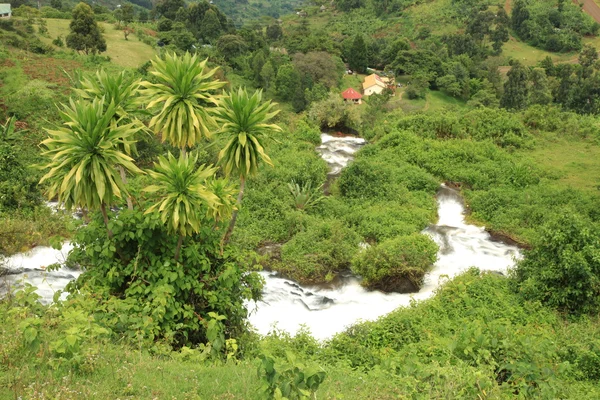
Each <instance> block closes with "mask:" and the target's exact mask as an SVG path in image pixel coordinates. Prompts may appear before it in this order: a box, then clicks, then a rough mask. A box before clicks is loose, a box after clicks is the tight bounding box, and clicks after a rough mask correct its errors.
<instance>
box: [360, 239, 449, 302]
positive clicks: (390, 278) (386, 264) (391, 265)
mask: <svg viewBox="0 0 600 400" xmlns="http://www.w3.org/2000/svg"><path fill="white" fill-rule="evenodd" d="M437 251H438V247H437V245H436V244H435V243H434V242H433V240H431V238H430V237H429V236H425V235H421V234H418V233H415V234H412V235H410V236H398V237H396V238H394V239H390V240H387V241H385V242H382V243H380V244H378V245H377V246H374V247H369V248H367V249H366V250H365V251H364V252H362V253H361V254H359V255H358V256H357V257H356V258H355V259H354V260H353V262H352V270H353V271H354V272H355V273H357V274H358V275H360V276H362V278H363V284H364V285H365V286H367V287H369V288H373V289H379V290H383V291H385V292H400V293H405V292H416V291H418V290H419V289H420V288H421V286H422V285H423V278H424V276H425V274H426V273H427V272H429V270H430V269H431V268H432V266H433V263H434V262H435V260H436V259H437Z"/></svg>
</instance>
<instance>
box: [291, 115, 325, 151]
mask: <svg viewBox="0 0 600 400" xmlns="http://www.w3.org/2000/svg"><path fill="white" fill-rule="evenodd" d="M294 136H295V137H297V138H298V139H300V140H303V141H306V142H309V143H312V144H314V145H320V144H321V131H320V129H319V128H318V127H315V126H313V125H310V124H309V123H308V122H306V121H305V120H303V119H301V120H298V122H297V123H296V129H295V130H294Z"/></svg>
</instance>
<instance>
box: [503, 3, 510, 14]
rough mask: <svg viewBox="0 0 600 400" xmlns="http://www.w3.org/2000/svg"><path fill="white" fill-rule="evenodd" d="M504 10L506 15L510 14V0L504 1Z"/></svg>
mask: <svg viewBox="0 0 600 400" xmlns="http://www.w3.org/2000/svg"><path fill="white" fill-rule="evenodd" d="M504 9H505V10H506V13H507V14H510V12H511V10H512V2H511V1H510V0H506V2H505V3H504Z"/></svg>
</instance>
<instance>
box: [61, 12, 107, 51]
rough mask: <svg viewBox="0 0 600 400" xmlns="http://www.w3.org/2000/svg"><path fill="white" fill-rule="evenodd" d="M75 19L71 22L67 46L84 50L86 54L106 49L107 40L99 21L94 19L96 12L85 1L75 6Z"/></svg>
mask: <svg viewBox="0 0 600 400" xmlns="http://www.w3.org/2000/svg"><path fill="white" fill-rule="evenodd" d="M72 14H73V19H72V20H71V23H70V24H69V30H70V32H71V33H69V35H67V38H66V41H67V47H69V48H71V49H73V50H77V51H82V52H84V53H85V54H89V53H92V54H96V53H98V52H100V53H101V52H103V51H106V40H104V37H103V36H102V34H101V33H100V28H98V23H96V21H95V20H94V12H93V11H92V9H91V7H90V6H88V5H87V4H85V3H79V4H77V5H76V6H75V8H73V12H72Z"/></svg>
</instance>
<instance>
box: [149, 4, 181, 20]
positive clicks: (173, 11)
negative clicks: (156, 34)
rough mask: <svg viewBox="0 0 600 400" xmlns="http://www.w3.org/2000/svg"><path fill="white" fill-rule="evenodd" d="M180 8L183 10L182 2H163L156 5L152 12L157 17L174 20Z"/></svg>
mask: <svg viewBox="0 0 600 400" xmlns="http://www.w3.org/2000/svg"><path fill="white" fill-rule="evenodd" d="M180 8H185V1H184V0H163V1H161V2H159V3H158V4H156V7H155V8H154V10H155V12H156V15H158V16H162V17H165V18H168V19H170V20H175V17H176V16H177V11H179V9H180Z"/></svg>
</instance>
